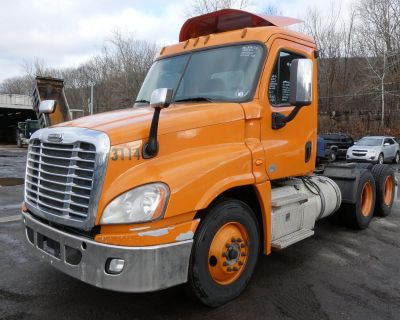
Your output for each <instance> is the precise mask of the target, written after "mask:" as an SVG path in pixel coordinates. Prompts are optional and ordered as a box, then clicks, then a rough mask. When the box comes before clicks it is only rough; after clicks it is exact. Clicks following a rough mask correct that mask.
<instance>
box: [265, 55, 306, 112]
mask: <svg viewBox="0 0 400 320" xmlns="http://www.w3.org/2000/svg"><path fill="white" fill-rule="evenodd" d="M301 58H304V57H302V56H300V55H298V54H295V53H291V52H288V51H281V52H279V56H278V59H277V60H276V63H275V66H274V71H273V72H272V75H271V79H270V81H269V88H268V97H269V101H270V103H271V104H272V105H273V106H285V105H286V106H287V105H290V102H289V99H290V66H291V64H292V61H293V60H294V59H301Z"/></svg>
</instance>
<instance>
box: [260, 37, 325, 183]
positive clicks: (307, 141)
mask: <svg viewBox="0 0 400 320" xmlns="http://www.w3.org/2000/svg"><path fill="white" fill-rule="evenodd" d="M267 46H268V58H267V64H266V68H265V70H264V74H263V78H262V80H261V81H263V82H264V86H263V90H261V93H260V98H261V99H260V100H261V104H262V106H263V117H262V124H261V127H262V131H261V132H262V133H261V141H262V144H263V147H264V152H265V159H266V170H267V174H268V176H269V178H270V179H271V180H274V179H280V178H285V177H290V176H300V175H306V174H309V173H311V172H312V171H313V170H314V167H315V157H316V150H317V146H316V143H317V65H316V60H315V58H314V48H313V47H312V44H311V43H301V41H300V40H298V39H296V40H294V39H291V38H289V37H278V38H275V39H273V40H271V42H268V43H267ZM304 58H307V59H311V60H312V61H313V85H312V91H313V98H312V103H311V105H308V106H304V107H302V108H301V109H300V111H299V113H298V114H297V116H296V117H295V118H294V119H293V120H292V121H291V122H288V123H287V124H286V125H285V126H284V127H282V128H279V129H274V128H273V120H272V118H273V115H274V113H275V114H276V113H280V114H282V115H285V116H287V115H289V114H290V112H291V111H292V110H293V109H294V106H292V105H290V103H289V97H290V66H291V63H292V61H293V60H294V59H304Z"/></svg>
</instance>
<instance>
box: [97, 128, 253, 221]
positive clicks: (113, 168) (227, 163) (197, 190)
mask: <svg viewBox="0 0 400 320" xmlns="http://www.w3.org/2000/svg"><path fill="white" fill-rule="evenodd" d="M159 143H160V153H159V155H157V156H156V157H155V158H153V159H150V160H143V159H137V158H135V157H134V159H133V161H132V159H131V161H132V162H129V161H130V160H126V159H124V160H122V159H119V160H120V161H112V160H110V161H109V163H108V168H107V174H106V178H105V181H104V186H103V193H102V197H101V199H100V202H99V211H98V212H99V214H98V215H97V220H96V222H97V224H99V221H100V217H101V214H102V212H103V210H104V208H105V206H106V205H107V204H108V203H109V202H110V201H111V200H113V199H114V198H115V197H116V196H118V195H120V194H122V193H124V192H126V191H128V190H130V189H132V188H134V187H136V186H138V185H142V184H145V183H151V182H156V181H161V182H164V183H166V184H168V186H169V188H170V191H171V194H170V199H169V203H168V207H167V210H166V212H165V215H164V217H166V218H168V217H173V216H176V215H179V214H184V213H187V212H193V211H197V210H200V209H204V208H206V207H207V206H208V205H209V204H210V203H211V202H212V201H213V200H214V199H215V198H216V197H217V196H218V195H219V194H221V193H222V192H223V191H225V190H227V189H230V188H232V187H235V186H240V185H248V184H252V183H254V182H255V179H254V175H253V173H252V158H251V153H250V151H249V149H248V148H247V146H246V145H245V143H244V122H243V121H233V122H229V123H223V124H217V125H213V126H207V127H202V128H196V129H190V130H185V131H181V132H175V133H171V134H166V135H163V136H160V137H159ZM141 144H142V141H136V142H134V143H133V145H134V146H135V147H134V148H136V149H137V148H139V150H140V147H141ZM134 154H135V153H133V155H134ZM110 156H112V155H110ZM120 158H121V157H120Z"/></svg>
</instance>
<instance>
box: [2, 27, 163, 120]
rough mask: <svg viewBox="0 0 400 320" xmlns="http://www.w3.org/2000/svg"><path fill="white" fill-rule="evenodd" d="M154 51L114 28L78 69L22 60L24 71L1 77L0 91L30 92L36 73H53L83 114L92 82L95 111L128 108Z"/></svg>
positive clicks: (144, 42)
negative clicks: (8, 76)
mask: <svg viewBox="0 0 400 320" xmlns="http://www.w3.org/2000/svg"><path fill="white" fill-rule="evenodd" d="M157 51H158V47H157V46H156V45H155V44H154V43H151V42H147V41H140V40H136V39H135V38H134V37H133V36H124V35H122V34H121V33H120V32H118V31H115V32H114V33H113V34H112V37H111V38H110V39H109V40H108V41H107V42H105V45H104V47H103V50H102V51H101V53H100V54H98V55H96V56H94V57H93V58H92V59H90V60H89V61H87V62H86V63H84V64H82V65H81V66H79V67H78V68H61V69H56V68H49V67H47V66H46V65H45V63H43V62H42V61H40V60H39V59H35V60H34V61H33V62H32V63H28V62H24V64H23V68H24V70H25V74H24V75H23V76H20V77H15V78H10V79H6V80H4V81H3V82H2V83H1V84H0V92H2V93H17V94H18V93H19V94H28V95H29V94H31V93H32V91H33V88H34V85H35V77H36V76H37V75H41V76H52V77H57V78H62V79H64V86H65V91H66V95H67V97H68V100H69V104H70V106H72V107H73V108H77V109H83V110H84V111H85V113H87V112H88V98H89V97H90V87H91V85H94V110H95V112H104V111H107V110H112V109H118V108H127V107H131V106H132V104H133V99H134V98H135V97H136V95H137V94H138V91H139V89H140V86H141V84H142V82H143V80H144V77H145V76H146V73H147V70H148V69H149V68H150V66H151V64H152V62H153V60H154V58H155V56H156V53H157Z"/></svg>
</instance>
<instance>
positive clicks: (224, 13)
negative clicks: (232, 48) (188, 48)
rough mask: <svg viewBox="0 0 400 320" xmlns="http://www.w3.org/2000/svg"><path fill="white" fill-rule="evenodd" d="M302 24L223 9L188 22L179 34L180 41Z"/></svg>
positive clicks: (290, 20) (281, 18)
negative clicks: (245, 29) (247, 29)
mask: <svg viewBox="0 0 400 320" xmlns="http://www.w3.org/2000/svg"><path fill="white" fill-rule="evenodd" d="M299 22H302V21H301V20H298V19H293V18H287V17H279V16H266V15H261V14H254V13H250V12H246V11H243V10H237V9H223V10H219V11H215V12H211V13H207V14H204V15H201V16H197V17H194V18H190V19H188V20H186V22H185V23H184V24H183V26H182V28H181V32H180V33H179V41H180V42H182V41H186V40H188V39H191V38H197V37H200V36H205V35H208V34H211V33H219V32H225V31H230V30H237V29H243V28H254V27H266V26H276V27H285V26H289V25H292V24H296V23H299Z"/></svg>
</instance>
